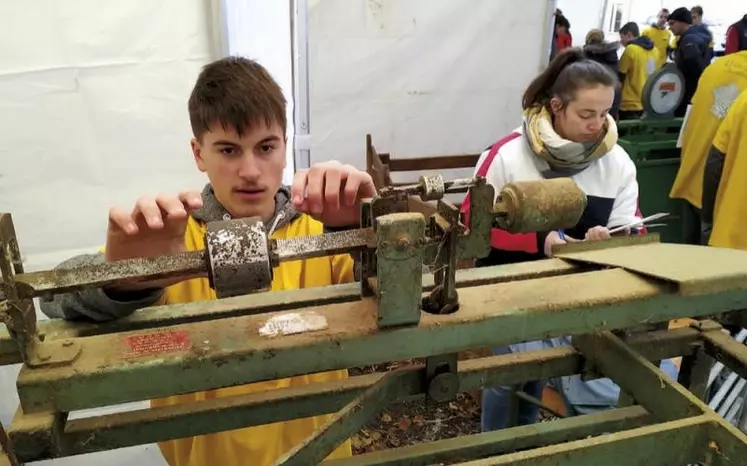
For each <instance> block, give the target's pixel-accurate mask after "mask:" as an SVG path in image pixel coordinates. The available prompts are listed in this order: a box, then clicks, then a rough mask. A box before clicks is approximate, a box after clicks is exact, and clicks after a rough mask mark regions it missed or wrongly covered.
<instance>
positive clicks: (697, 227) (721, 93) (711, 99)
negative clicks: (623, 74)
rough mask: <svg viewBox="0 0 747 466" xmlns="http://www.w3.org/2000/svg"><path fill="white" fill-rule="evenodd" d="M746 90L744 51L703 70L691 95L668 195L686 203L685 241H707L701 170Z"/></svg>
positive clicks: (705, 242)
mask: <svg viewBox="0 0 747 466" xmlns="http://www.w3.org/2000/svg"><path fill="white" fill-rule="evenodd" d="M745 91H747V51H744V52H737V53H732V54H730V55H725V56H723V57H721V58H719V59H718V60H716V61H714V62H713V63H712V64H710V65H708V67H707V68H706V69H705V71H703V74H702V75H701V76H700V80H699V81H698V87H697V90H696V91H695V95H693V98H692V107H691V109H690V113H689V115H688V117H687V121H686V122H685V126H684V127H683V128H682V153H681V161H680V168H679V170H678V171H677V178H676V179H675V180H674V184H673V185H672V191H671V192H670V194H669V196H670V197H672V198H673V199H683V200H684V201H686V202H687V207H688V209H689V210H690V212H691V214H692V217H693V218H695V219H697V221H696V222H694V223H693V225H692V227H691V228H688V231H687V233H686V238H685V241H686V242H687V243H692V244H708V236H709V234H710V231H711V225H710V223H709V222H706V221H704V220H703V219H702V218H701V208H702V199H703V173H704V169H705V165H706V159H707V158H708V153H709V151H710V150H711V145H712V144H713V140H714V138H715V137H716V131H718V129H719V127H720V126H721V123H722V122H723V120H724V118H725V117H726V113H727V111H728V110H729V108H730V107H731V105H732V104H733V103H734V101H735V100H736V99H737V97H739V94H740V93H742V92H745Z"/></svg>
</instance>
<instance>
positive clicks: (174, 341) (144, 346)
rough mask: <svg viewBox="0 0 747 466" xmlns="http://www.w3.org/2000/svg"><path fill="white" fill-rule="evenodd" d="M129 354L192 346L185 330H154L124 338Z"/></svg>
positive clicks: (136, 354) (176, 349)
mask: <svg viewBox="0 0 747 466" xmlns="http://www.w3.org/2000/svg"><path fill="white" fill-rule="evenodd" d="M125 344H126V345H127V347H128V349H129V351H128V355H129V356H144V355H147V354H159V353H171V352H175V351H186V350H188V349H190V348H191V347H192V345H191V344H190V343H189V335H188V334H187V332H154V333H145V334H142V335H132V336H129V337H126V338H125Z"/></svg>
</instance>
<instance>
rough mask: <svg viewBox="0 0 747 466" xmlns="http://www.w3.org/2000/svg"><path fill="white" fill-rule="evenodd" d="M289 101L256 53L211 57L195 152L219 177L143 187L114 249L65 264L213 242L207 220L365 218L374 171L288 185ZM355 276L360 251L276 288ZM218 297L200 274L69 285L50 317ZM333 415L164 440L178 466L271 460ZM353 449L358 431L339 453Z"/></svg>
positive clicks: (334, 375) (234, 391)
mask: <svg viewBox="0 0 747 466" xmlns="http://www.w3.org/2000/svg"><path fill="white" fill-rule="evenodd" d="M285 105H286V102H285V99H284V97H283V93H282V91H281V89H280V86H278V84H277V83H276V82H275V81H274V80H273V79H272V77H271V76H270V75H269V73H268V72H267V71H266V70H265V69H264V68H263V67H262V66H261V65H259V64H257V63H256V62H253V61H251V60H247V59H244V58H234V57H232V58H224V59H221V60H218V61H216V62H213V63H210V64H208V65H207V66H205V68H204V69H203V71H202V72H201V73H200V76H199V77H198V79H197V83H196V84H195V87H194V89H193V91H192V94H191V96H190V98H189V105H188V107H189V117H190V122H191V125H192V132H193V135H194V138H193V139H192V141H191V146H192V153H193V155H194V160H195V163H196V165H197V168H198V169H199V170H200V171H201V172H203V173H205V174H206V175H207V177H208V180H209V181H210V182H209V184H207V185H206V186H205V188H204V189H203V190H202V192H201V193H200V192H189V191H186V192H183V193H181V194H179V195H178V196H176V195H170V194H164V195H161V196H158V197H143V198H141V199H140V200H138V201H137V203H136V204H135V205H134V207H133V208H131V209H122V208H113V209H111V211H110V212H109V219H108V222H109V227H108V232H107V239H106V248H105V250H104V252H103V253H102V254H97V255H89V256H78V257H76V258H73V259H70V260H68V261H66V262H65V263H63V264H62V266H71V265H76V264H82V263H92V262H97V261H98V262H100V261H115V260H121V259H128V258H138V257H152V256H157V255H162V254H168V253H175V252H179V251H185V250H186V251H194V250H200V249H204V247H205V245H204V244H203V235H204V233H205V225H206V223H207V222H210V221H216V220H226V219H231V218H245V217H254V216H257V217H261V218H262V220H264V222H265V225H266V227H267V228H268V229H272V231H268V233H269V234H271V236H272V238H274V239H284V238H292V237H297V236H305V235H318V234H321V233H322V232H323V229H324V228H325V227H338V228H346V227H353V226H357V224H358V222H359V207H360V200H361V199H362V198H366V197H372V196H373V195H375V193H376V191H375V188H374V185H373V181H372V179H371V177H370V176H369V175H368V174H367V173H365V172H363V171H360V170H358V169H356V168H354V167H351V166H348V165H342V164H340V163H337V162H327V163H323V164H318V165H315V166H313V167H311V168H310V169H309V170H304V171H300V172H298V173H297V174H296V175H295V178H294V181H293V185H292V186H291V187H285V186H282V184H281V180H282V175H283V168H284V167H285V153H286V150H285V149H286V137H285V131H286V117H285V115H286V114H285ZM352 280H353V259H352V258H351V257H350V256H349V255H340V256H335V257H320V258H314V259H305V260H300V261H295V262H286V263H282V264H281V265H280V266H279V267H277V268H276V269H275V270H274V278H273V282H272V290H273V291H278V290H291V289H298V288H309V287H315V286H324V285H332V284H337V283H343V282H349V281H352ZM208 299H215V292H214V291H213V290H212V289H211V288H210V285H209V283H208V280H207V279H204V278H200V279H192V280H183V281H174V280H172V281H165V282H159V283H150V284H145V285H137V286H128V287H117V288H108V289H96V290H88V291H83V292H76V293H69V294H65V295H59V296H56V297H55V298H54V300H51V301H45V302H43V303H42V310H43V311H44V312H45V313H46V314H47V315H49V316H50V317H59V318H68V319H80V318H88V319H91V320H95V321H105V320H112V319H117V318H120V317H124V316H126V315H128V314H130V313H132V312H134V311H135V310H136V309H138V308H141V307H144V306H149V305H152V304H155V303H157V302H159V303H168V304H174V303H184V302H190V301H201V300H208ZM345 377H347V371H345V370H340V371H333V372H327V373H320V374H310V375H304V376H299V377H292V378H288V379H282V380H273V381H267V382H260V383H253V384H249V385H244V386H237V387H229V388H224V389H218V390H210V391H207V392H201V393H192V394H187V395H178V396H172V397H168V398H165V399H159V400H153V401H152V402H151V404H152V406H165V405H175V404H180V403H185V402H194V401H200V400H205V399H210V398H215V397H228V396H235V395H241V394H246V393H250V392H257V391H263V390H270V389H277V388H284V387H292V386H298V385H303V384H307V383H311V382H322V381H329V380H340V379H343V378H345ZM144 383H145V382H144ZM328 419H329V416H317V417H312V418H306V419H297V420H293V421H288V422H278V423H274V424H270V425H265V426H256V427H249V428H245V429H238V430H234V431H228V432H219V433H215V434H210V435H201V436H197V437H192V438H185V439H178V440H171V441H167V442H162V443H160V444H159V447H160V449H161V452H162V453H163V455H164V457H165V459H166V461H167V462H168V464H169V465H171V466H213V465H220V466H244V465H252V466H269V465H271V464H273V463H274V462H275V461H276V460H277V459H278V458H279V457H280V456H281V455H283V454H284V453H286V452H287V451H289V450H290V449H291V448H292V447H294V446H295V445H297V444H299V443H300V442H302V441H303V440H304V439H305V438H306V437H307V436H309V435H311V434H312V433H313V432H314V431H315V430H316V429H318V428H319V427H321V426H322V425H324V423H325V422H326V421H327V420H328ZM351 454H352V453H351V447H350V443H349V441H348V442H345V443H344V444H343V445H341V446H340V447H339V448H338V449H337V450H336V451H335V452H333V453H332V454H331V455H330V458H339V457H344V456H350V455H351Z"/></svg>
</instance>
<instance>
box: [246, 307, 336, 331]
mask: <svg viewBox="0 0 747 466" xmlns="http://www.w3.org/2000/svg"><path fill="white" fill-rule="evenodd" d="M326 328H327V318H326V317H324V316H323V315H321V314H318V313H316V312H290V313H288V314H281V315H279V316H274V317H271V318H270V319H268V320H267V322H265V324H264V325H263V326H262V327H260V329H259V334H260V335H262V336H263V337H276V336H280V335H293V334H296V333H305V332H315V331H317V330H324V329H326Z"/></svg>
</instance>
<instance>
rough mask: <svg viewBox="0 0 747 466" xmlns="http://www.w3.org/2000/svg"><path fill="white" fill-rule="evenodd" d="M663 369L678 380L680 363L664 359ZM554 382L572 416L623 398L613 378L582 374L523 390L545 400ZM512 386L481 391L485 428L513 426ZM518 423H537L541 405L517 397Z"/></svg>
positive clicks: (549, 343) (555, 342) (537, 346)
mask: <svg viewBox="0 0 747 466" xmlns="http://www.w3.org/2000/svg"><path fill="white" fill-rule="evenodd" d="M570 344H571V338H570V337H560V338H552V339H549V340H538V341H530V342H527V343H519V344H516V345H511V346H509V347H502V348H494V349H493V354H496V355H501V354H510V353H518V352H522V351H536V350H541V349H549V348H557V347H559V346H569V345H570ZM660 368H661V369H662V370H663V371H664V373H665V374H667V375H668V376H670V377H671V378H672V379H673V380H677V372H678V370H677V366H675V365H674V362H673V361H672V360H671V359H667V360H664V361H662V362H661V365H660ZM548 384H549V385H551V386H552V387H553V388H554V389H555V390H556V391H557V392H558V394H559V395H560V396H561V397H562V398H563V400H564V402H565V405H566V412H567V413H568V415H569V416H572V415H575V414H590V413H595V412H599V411H606V410H609V409H614V408H615V407H616V406H617V401H618V398H619V397H620V387H618V386H617V385H616V384H615V383H614V382H612V380H610V379H596V380H589V381H586V382H585V381H583V380H581V376H580V375H579V374H576V375H571V376H564V377H557V378H554V379H551V380H537V381H532V382H525V383H524V384H523V385H521V386H520V387H519V389H520V390H522V391H524V392H525V393H526V394H528V395H531V396H533V397H535V398H538V399H542V391H543V390H544V389H545V387H546V386H548ZM510 400H511V387H509V386H501V387H493V388H485V389H484V390H483V392H482V418H481V424H482V431H483V432H487V431H490V430H498V429H505V428H507V427H513V426H511V425H509V422H510V414H509V409H510ZM517 402H518V425H520V426H522V425H529V424H534V423H535V422H537V419H538V417H539V407H538V406H537V405H535V404H533V403H530V402H528V401H525V400H522V399H518V400H517Z"/></svg>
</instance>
